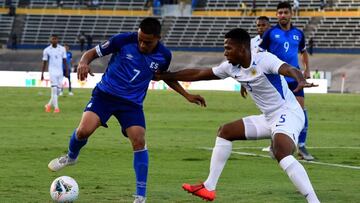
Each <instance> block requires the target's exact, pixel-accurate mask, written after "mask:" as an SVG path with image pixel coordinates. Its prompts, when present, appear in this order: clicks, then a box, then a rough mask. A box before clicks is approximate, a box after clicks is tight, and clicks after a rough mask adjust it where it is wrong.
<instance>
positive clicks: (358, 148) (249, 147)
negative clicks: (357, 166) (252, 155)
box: [233, 146, 360, 150]
mask: <svg viewBox="0 0 360 203" xmlns="http://www.w3.org/2000/svg"><path fill="white" fill-rule="evenodd" d="M262 148H264V147H255V146H244V147H233V149H262ZM306 148H307V149H355V150H360V147H308V146H306Z"/></svg>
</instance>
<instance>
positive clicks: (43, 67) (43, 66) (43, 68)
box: [41, 61, 47, 80]
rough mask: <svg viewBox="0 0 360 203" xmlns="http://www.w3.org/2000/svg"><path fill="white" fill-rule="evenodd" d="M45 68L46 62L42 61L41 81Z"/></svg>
mask: <svg viewBox="0 0 360 203" xmlns="http://www.w3.org/2000/svg"><path fill="white" fill-rule="evenodd" d="M46 67H47V61H43V65H42V67H41V80H44V72H45V69H46Z"/></svg>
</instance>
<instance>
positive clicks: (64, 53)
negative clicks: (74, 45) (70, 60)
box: [62, 47, 67, 59]
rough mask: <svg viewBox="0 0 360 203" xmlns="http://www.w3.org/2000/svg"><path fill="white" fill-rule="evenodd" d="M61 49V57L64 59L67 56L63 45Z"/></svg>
mask: <svg viewBox="0 0 360 203" xmlns="http://www.w3.org/2000/svg"><path fill="white" fill-rule="evenodd" d="M62 50H63V59H66V58H67V57H66V49H65V47H62Z"/></svg>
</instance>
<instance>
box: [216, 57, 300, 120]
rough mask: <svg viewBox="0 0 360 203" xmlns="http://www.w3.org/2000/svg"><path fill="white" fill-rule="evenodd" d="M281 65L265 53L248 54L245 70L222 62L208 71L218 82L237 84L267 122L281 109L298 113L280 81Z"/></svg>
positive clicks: (292, 95)
mask: <svg viewBox="0 0 360 203" xmlns="http://www.w3.org/2000/svg"><path fill="white" fill-rule="evenodd" d="M284 63H285V62H283V61H281V60H280V59H278V58H277V57H276V56H275V55H273V54H271V53H269V52H259V53H252V54H251V63H250V67H248V68H243V67H241V66H240V65H236V66H234V65H232V64H230V63H229V62H228V61H226V62H223V63H222V64H220V65H219V66H217V67H214V68H213V69H212V70H213V73H214V74H215V75H216V76H218V77H219V78H223V79H224V78H227V77H232V78H234V79H235V80H236V81H238V82H240V83H241V85H242V86H243V87H245V88H246V90H247V92H248V93H249V94H250V95H251V97H252V98H253V100H254V101H255V103H256V105H257V107H258V108H259V109H260V111H261V112H262V113H263V114H264V115H265V117H266V118H271V116H273V115H275V114H276V113H277V112H278V110H283V109H284V108H286V109H294V110H301V106H300V105H299V103H298V102H297V100H296V98H295V96H294V94H293V93H292V92H291V90H290V89H289V88H288V85H287V83H286V81H285V79H284V77H283V76H282V75H279V73H278V71H279V68H280V66H281V65H282V64H284Z"/></svg>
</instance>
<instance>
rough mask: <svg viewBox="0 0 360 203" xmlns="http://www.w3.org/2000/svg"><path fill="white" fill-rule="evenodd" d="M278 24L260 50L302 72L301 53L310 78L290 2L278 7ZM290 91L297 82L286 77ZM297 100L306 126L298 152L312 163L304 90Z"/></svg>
mask: <svg viewBox="0 0 360 203" xmlns="http://www.w3.org/2000/svg"><path fill="white" fill-rule="evenodd" d="M276 16H277V18H278V24H277V25H275V26H273V27H272V28H270V29H269V30H268V31H267V32H265V33H264V36H263V41H262V43H261V44H260V48H261V49H263V50H267V51H268V52H271V53H273V54H274V55H276V56H277V57H278V58H279V59H281V60H283V61H285V62H286V63H288V64H290V65H291V66H293V67H295V68H297V69H299V70H300V66H299V60H298V53H299V52H300V55H301V56H300V58H301V62H302V64H303V68H304V72H303V74H304V78H306V79H307V78H310V67H309V56H308V53H307V51H306V46H305V36H304V33H303V32H302V31H301V30H300V29H298V28H296V27H295V26H294V25H292V23H291V17H292V10H291V5H290V3H289V2H280V3H279V4H278V5H277V13H276ZM285 79H286V81H287V83H288V85H289V88H290V90H294V89H295V88H296V87H297V82H296V80H294V79H293V78H290V77H285ZM294 94H295V96H296V99H297V100H298V102H299V103H300V105H301V107H302V108H303V110H304V114H305V126H304V129H303V130H302V131H301V133H300V136H299V143H298V152H299V155H300V157H301V158H303V159H305V160H308V161H311V160H314V157H313V156H312V155H311V154H310V153H309V152H308V151H307V149H306V147H305V142H306V137H307V129H308V117H307V112H306V109H305V101H304V90H300V91H298V92H294Z"/></svg>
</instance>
